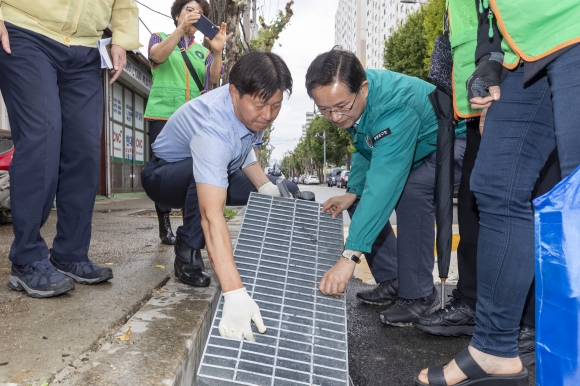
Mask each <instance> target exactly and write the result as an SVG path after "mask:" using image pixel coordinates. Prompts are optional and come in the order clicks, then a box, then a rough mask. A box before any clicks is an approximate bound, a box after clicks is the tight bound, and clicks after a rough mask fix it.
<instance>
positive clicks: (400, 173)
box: [345, 107, 421, 253]
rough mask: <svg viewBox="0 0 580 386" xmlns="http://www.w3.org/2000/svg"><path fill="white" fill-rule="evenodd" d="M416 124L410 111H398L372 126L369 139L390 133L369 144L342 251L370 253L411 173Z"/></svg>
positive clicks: (403, 108)
mask: <svg viewBox="0 0 580 386" xmlns="http://www.w3.org/2000/svg"><path fill="white" fill-rule="evenodd" d="M420 122H421V121H420V117H419V115H418V114H417V113H416V112H415V111H414V110H412V109H410V108H408V107H401V108H399V109H397V110H396V111H394V112H393V111H392V110H391V111H390V112H389V114H388V116H384V117H383V118H382V119H380V120H378V121H377V123H376V124H375V125H374V127H373V130H372V134H373V137H375V136H379V135H380V133H382V134H384V133H385V131H386V130H387V129H389V130H390V133H389V134H388V135H383V136H382V137H381V138H379V139H378V140H377V141H376V142H374V144H373V146H374V148H373V155H372V159H371V162H370V168H369V169H368V171H367V173H366V182H365V185H364V190H363V193H362V197H361V199H360V202H359V204H358V207H357V209H356V211H355V213H354V216H353V218H352V221H351V223H350V228H349V235H348V238H347V240H346V246H345V248H346V249H352V250H355V251H361V252H363V253H368V252H370V251H371V248H372V245H373V243H374V242H375V240H376V238H377V236H378V235H379V233H380V232H381V230H382V229H383V228H384V227H385V225H386V223H387V221H388V220H389V217H390V216H391V214H392V213H393V210H394V209H395V206H396V205H397V202H398V201H399V198H400V196H401V193H402V192H403V188H404V187H405V183H406V182H407V178H408V176H409V173H410V171H411V167H412V164H413V156H414V154H415V148H416V144H417V137H418V133H419V129H420V125H421V123H420ZM375 138H376V137H375ZM353 166H354V164H353ZM349 184H350V175H349Z"/></svg>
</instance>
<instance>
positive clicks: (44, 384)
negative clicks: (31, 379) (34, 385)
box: [40, 382, 48, 386]
mask: <svg viewBox="0 0 580 386" xmlns="http://www.w3.org/2000/svg"><path fill="white" fill-rule="evenodd" d="M40 386H48V382H44V383H43V384H42V385H40Z"/></svg>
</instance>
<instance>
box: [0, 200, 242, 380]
mask: <svg viewBox="0 0 580 386" xmlns="http://www.w3.org/2000/svg"><path fill="white" fill-rule="evenodd" d="M236 209H240V208H236ZM152 210H153V203H152V202H151V201H150V200H149V199H148V198H147V197H128V198H124V199H113V200H101V201H97V202H96V204H95V212H94V217H93V237H92V242H91V249H90V252H89V257H90V259H91V260H92V261H93V262H95V263H96V264H99V265H107V266H111V267H112V268H113V273H114V275H115V278H114V279H112V280H111V281H110V282H108V283H103V284H99V285H95V286H85V285H78V284H77V285H76V288H75V290H74V291H71V292H69V293H67V294H65V295H63V296H59V297H55V298H49V299H32V298H29V297H28V296H26V295H25V294H23V293H20V292H17V291H12V290H10V289H8V287H7V286H6V284H5V283H7V281H8V277H9V273H10V262H9V261H8V258H7V256H8V251H9V248H10V244H11V242H12V238H13V234H12V229H11V228H10V226H0V256H2V258H1V259H0V337H1V339H0V385H2V386H5V385H35V386H36V385H43V384H46V383H47V382H48V383H50V385H80V384H82V385H146V384H147V385H173V384H175V385H177V384H183V385H185V384H187V385H191V384H192V379H193V375H194V374H195V372H196V368H195V366H196V361H195V354H197V353H198V352H201V351H200V350H199V347H200V346H201V349H203V346H204V345H205V336H207V335H205V336H204V333H205V334H207V331H203V329H202V330H201V331H200V328H202V327H203V326H204V325H205V326H206V327H205V328H206V329H209V325H210V323H211V315H212V314H213V313H212V312H209V311H210V310H211V309H212V308H215V307H216V306H217V300H218V298H219V287H218V285H217V279H216V278H215V275H214V273H213V271H212V270H211V269H210V264H209V262H208V261H207V255H206V254H205V252H204V259H206V267H207V268H208V273H210V275H212V285H211V286H210V287H208V288H204V289H197V288H193V287H189V286H186V285H183V284H181V283H180V282H178V281H176V280H175V279H174V277H173V256H174V255H173V247H171V246H166V245H162V244H161V243H160V242H159V237H158V227H157V218H156V217H155V216H150V215H149V214H148V213H147V214H146V215H143V214H142V215H139V213H141V212H144V211H147V212H150V211H152ZM241 219H242V217H241V215H238V216H237V217H235V218H234V219H232V220H230V221H229V222H228V227H229V228H230V232H231V236H232V242H233V243H235V240H236V239H237V232H238V230H239V227H240V225H241ZM55 225H56V212H55V211H53V212H52V213H51V215H50V217H49V219H48V221H47V222H46V224H45V226H44V227H43V229H42V235H43V237H44V238H45V240H47V242H49V244H50V243H51V242H52V239H53V238H54V235H55ZM172 225H173V229H174V231H175V229H176V228H177V226H178V225H181V219H180V218H172ZM49 246H50V245H49ZM208 319H209V320H208ZM129 326H131V331H130V333H128V334H125V333H126V332H127V330H128V329H129ZM118 337H122V338H128V339H127V340H121V339H117V338H118ZM198 360H199V359H198Z"/></svg>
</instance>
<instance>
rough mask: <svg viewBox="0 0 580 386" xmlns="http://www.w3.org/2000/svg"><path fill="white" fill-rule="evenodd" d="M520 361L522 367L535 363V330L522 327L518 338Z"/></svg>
mask: <svg viewBox="0 0 580 386" xmlns="http://www.w3.org/2000/svg"><path fill="white" fill-rule="evenodd" d="M518 350H519V352H520V360H521V361H522V364H523V365H524V366H529V365H533V364H534V363H536V329H535V328H533V327H530V326H525V325H523V326H522V327H521V328H520V336H519V337H518Z"/></svg>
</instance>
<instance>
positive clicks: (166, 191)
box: [141, 158, 298, 249]
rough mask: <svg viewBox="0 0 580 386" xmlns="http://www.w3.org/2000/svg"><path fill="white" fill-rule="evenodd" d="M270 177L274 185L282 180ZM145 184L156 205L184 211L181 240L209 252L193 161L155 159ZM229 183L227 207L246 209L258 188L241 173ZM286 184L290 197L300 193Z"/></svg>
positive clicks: (143, 175)
mask: <svg viewBox="0 0 580 386" xmlns="http://www.w3.org/2000/svg"><path fill="white" fill-rule="evenodd" d="M267 177H268V178H269V179H270V181H272V182H273V183H276V180H277V179H278V177H273V176H267ZM141 181H143V188H144V189H145V192H146V193H147V195H148V196H149V198H151V199H152V200H153V201H155V202H156V203H159V204H161V205H164V206H167V207H170V208H183V225H182V226H180V227H179V228H177V232H176V234H177V236H178V237H179V238H181V239H182V240H183V241H185V243H186V244H187V245H189V246H190V247H192V248H194V249H203V248H205V238H204V235H203V230H202V228H201V213H200V211H199V204H198V201H197V188H196V185H195V180H194V178H193V166H192V159H191V158H186V159H184V160H182V161H179V162H166V161H164V160H162V159H160V158H155V159H152V160H151V161H149V163H148V164H147V165H146V166H145V168H144V169H143V171H142V172H141ZM228 182H229V186H228V192H227V199H226V204H227V205H246V204H247V203H248V199H249V198H250V193H251V192H256V188H255V187H254V185H252V183H251V182H250V180H248V178H247V177H246V175H245V174H244V173H243V172H242V171H241V170H237V171H236V172H235V173H233V174H231V175H230V176H229V178H228ZM285 182H286V186H287V187H288V190H289V191H290V193H292V194H293V193H295V192H296V191H298V186H297V185H296V184H294V183H292V182H290V181H288V180H285Z"/></svg>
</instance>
